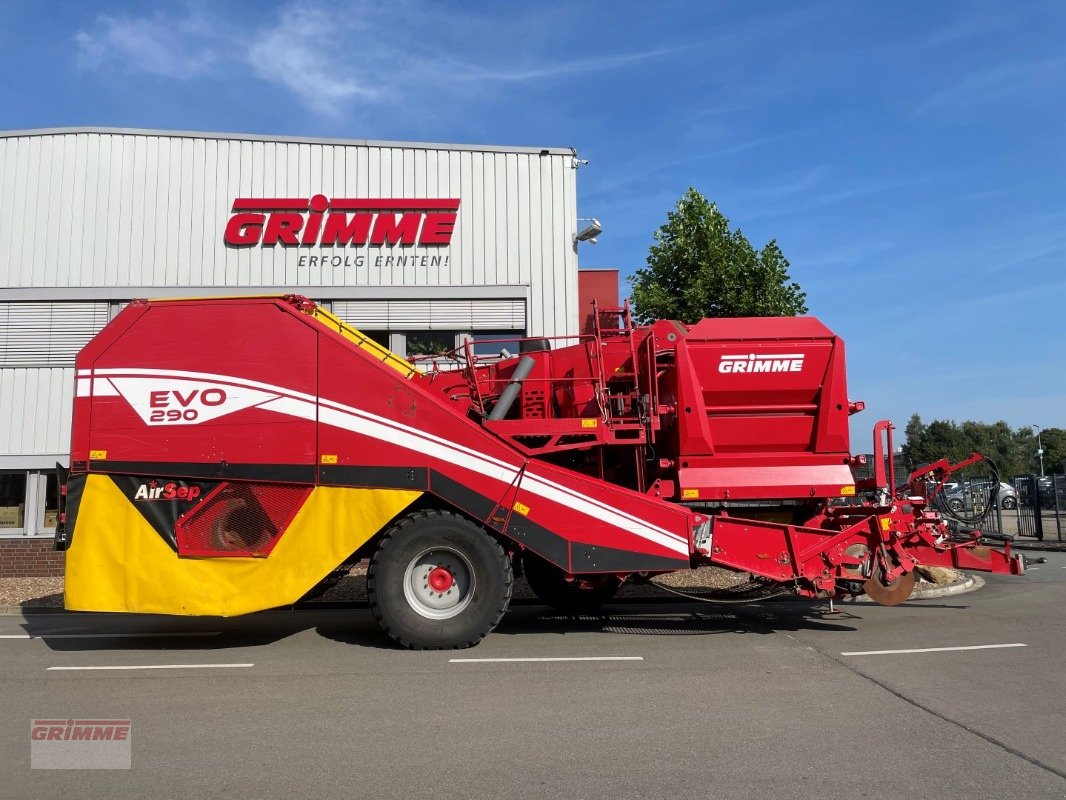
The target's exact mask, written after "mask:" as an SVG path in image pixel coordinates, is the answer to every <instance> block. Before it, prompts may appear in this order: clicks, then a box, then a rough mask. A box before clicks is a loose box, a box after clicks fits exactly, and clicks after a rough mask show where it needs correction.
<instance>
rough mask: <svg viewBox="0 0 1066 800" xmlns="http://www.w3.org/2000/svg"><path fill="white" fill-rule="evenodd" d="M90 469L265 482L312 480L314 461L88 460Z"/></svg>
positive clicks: (133, 473) (309, 481) (306, 481)
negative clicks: (249, 462)
mask: <svg viewBox="0 0 1066 800" xmlns="http://www.w3.org/2000/svg"><path fill="white" fill-rule="evenodd" d="M89 470H90V471H91V472H103V473H108V474H110V473H121V474H125V475H169V476H172V477H174V478H197V479H206V480H245V481H265V482H267V483H307V484H313V483H314V482H315V479H316V477H317V472H318V469H317V467H316V466H315V465H314V464H306V465H305V464H230V463H228V462H226V461H219V462H217V463H205V462H193V461H190V462H169V461H90V462H89Z"/></svg>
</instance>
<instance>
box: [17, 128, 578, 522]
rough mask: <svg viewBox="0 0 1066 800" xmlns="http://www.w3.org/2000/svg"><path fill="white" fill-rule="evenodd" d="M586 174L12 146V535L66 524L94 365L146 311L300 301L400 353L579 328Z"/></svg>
mask: <svg viewBox="0 0 1066 800" xmlns="http://www.w3.org/2000/svg"><path fill="white" fill-rule="evenodd" d="M578 163H579V162H578V161H577V158H576V156H575V153H574V151H573V150H570V149H559V148H543V149H540V148H517V147H481V146H459V145H446V144H412V143H401V142H372V141H362V140H337V139H303V138H291V137H266V136H253V135H244V134H212V133H185V132H170V131H167V132H160V131H142V130H122V129H109V128H70V129H52V130H28V131H8V132H0V535H21V536H33V535H38V534H44V533H49V532H50V529H52V528H54V524H55V514H54V509H55V507H56V502H55V486H56V480H55V477H54V476H55V473H54V469H52V468H53V467H54V465H55V463H56V462H57V461H58V462H61V463H64V464H65V463H66V462H67V458H68V448H69V440H70V416H71V396H72V392H73V388H74V377H73V364H74V356H75V354H76V353H77V351H78V350H79V349H80V348H81V347H82V345H84V344H85V342H86V341H88V339H89V338H90V337H91V336H92V335H93V334H94V333H96V331H98V330H99V329H100V328H101V327H102V326H103V325H104V324H105V323H106V322H107V321H108V319H110V318H111V317H112V316H114V314H115V313H116V312H117V310H118V309H120V308H121V307H122V304H123V303H125V302H126V301H128V300H130V299H131V298H136V297H167V296H198V295H203V296H210V295H219V294H242V293H244V294H247V293H255V294H275V293H288V292H299V293H302V294H306V295H308V296H310V297H312V298H313V299H315V300H317V301H319V302H322V303H323V304H326V305H327V306H328V307H331V308H332V310H333V311H334V313H337V314H338V315H339V316H341V317H342V318H344V319H345V320H347V321H348V322H350V323H352V324H354V325H355V326H357V327H359V328H361V329H363V330H365V331H367V332H370V333H372V334H374V336H375V338H377V339H378V340H379V341H381V342H382V343H384V344H387V345H389V346H390V347H392V349H394V350H397V351H398V352H400V353H406V352H407V351H408V349H409V348H408V344H410V343H413V342H414V341H416V340H417V341H418V342H419V343H420V346H425V345H424V343H425V342H426V341H429V342H431V343H432V344H434V345H435V344H438V343H442V342H443V343H451V344H456V343H458V342H459V341H460V340H461V339H462V338H463V337H466V336H470V337H473V338H474V339H475V340H476V339H478V338H482V337H484V338H489V337H499V336H506V335H514V333H516V332H517V333H520V334H522V333H524V334H527V335H531V336H553V335H562V334H571V333H574V332H576V331H577V330H578V323H579V319H578V318H579V307H578V270H577V251H576V246H575V234H576V231H577V227H578V221H577V218H576V216H577V212H576V188H575V187H576V172H577V166H578ZM175 337H176V338H178V337H180V332H179V331H175Z"/></svg>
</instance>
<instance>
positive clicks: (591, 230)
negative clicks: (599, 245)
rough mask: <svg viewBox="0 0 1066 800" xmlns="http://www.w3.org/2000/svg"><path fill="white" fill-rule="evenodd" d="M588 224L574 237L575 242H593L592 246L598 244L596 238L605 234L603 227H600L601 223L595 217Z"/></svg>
mask: <svg viewBox="0 0 1066 800" xmlns="http://www.w3.org/2000/svg"><path fill="white" fill-rule="evenodd" d="M588 223H589V224H588V225H586V226H585V227H584V228H582V229H581V230H580V231H579V232H578V233H577V235H576V236H574V241H575V242H592V244H596V237H597V236H599V235H600V234H601V233H603V226H602V225H600V221H599V220H598V219H596V218H595V217H593V218H591V219H589V220H588Z"/></svg>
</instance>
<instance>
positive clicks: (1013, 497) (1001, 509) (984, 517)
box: [934, 475, 1066, 542]
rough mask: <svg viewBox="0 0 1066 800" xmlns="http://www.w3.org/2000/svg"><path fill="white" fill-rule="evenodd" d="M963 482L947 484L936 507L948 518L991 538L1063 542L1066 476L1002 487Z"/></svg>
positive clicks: (1027, 479) (984, 482)
mask: <svg viewBox="0 0 1066 800" xmlns="http://www.w3.org/2000/svg"><path fill="white" fill-rule="evenodd" d="M994 488H995V483H994V482H993V481H991V480H989V479H987V478H986V479H982V478H976V479H963V480H959V481H957V482H953V483H949V484H945V486H944V489H943V490H942V491H941V492H940V493H938V495H937V496H936V498H935V499H934V505H935V506H936V507H937V508H939V509H940V510H941V512H942V513H943V514H944V516H945V517H948V518H955V519H957V520H959V521H960V522H961V523H962V524H963V525H964V526H965V527H973V528H977V529H978V530H980V531H981V532H982V533H985V534H989V535H991V536H1008V537H1016V538H1020V539H1022V540H1025V539H1035V540H1037V541H1053V542H1063V541H1066V539H1064V538H1063V530H1064V528H1066V476H1064V475H1048V476H1047V477H1039V476H1036V475H1020V476H1018V477H1016V478H1014V480H1013V481H1012V482H1010V483H1007V482H1003V483H1002V484H1000V488H999V491H998V492H997V493H996V496H995V497H994V498H993V496H992V495H993V490H994Z"/></svg>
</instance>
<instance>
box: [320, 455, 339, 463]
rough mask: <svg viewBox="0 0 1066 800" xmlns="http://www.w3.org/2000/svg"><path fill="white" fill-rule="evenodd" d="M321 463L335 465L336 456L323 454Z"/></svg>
mask: <svg viewBox="0 0 1066 800" xmlns="http://www.w3.org/2000/svg"><path fill="white" fill-rule="evenodd" d="M322 463H323V464H336V463H337V456H335V455H333V454H332V453H331V454H328V455H327V454H326V453H323V454H322Z"/></svg>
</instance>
